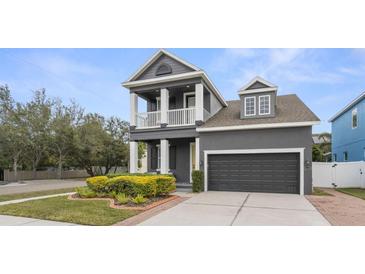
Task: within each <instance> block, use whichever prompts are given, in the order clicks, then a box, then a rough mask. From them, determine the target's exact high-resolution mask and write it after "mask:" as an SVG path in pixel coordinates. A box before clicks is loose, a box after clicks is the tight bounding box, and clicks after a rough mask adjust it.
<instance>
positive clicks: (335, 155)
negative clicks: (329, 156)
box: [333, 153, 337, 162]
mask: <svg viewBox="0 0 365 274" xmlns="http://www.w3.org/2000/svg"><path fill="white" fill-rule="evenodd" d="M333 161H335V162H337V154H336V153H334V154H333Z"/></svg>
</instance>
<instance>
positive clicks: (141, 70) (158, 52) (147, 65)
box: [127, 49, 200, 82]
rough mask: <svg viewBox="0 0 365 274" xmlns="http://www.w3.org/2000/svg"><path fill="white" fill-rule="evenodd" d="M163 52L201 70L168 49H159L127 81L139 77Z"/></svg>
mask: <svg viewBox="0 0 365 274" xmlns="http://www.w3.org/2000/svg"><path fill="white" fill-rule="evenodd" d="M163 54H165V55H167V56H168V57H170V58H172V59H175V60H176V61H178V62H180V63H182V64H183V65H185V66H187V67H189V68H191V69H193V70H200V69H199V68H198V67H196V66H194V65H193V64H190V63H188V62H187V61H185V60H183V59H181V58H179V57H177V56H176V55H174V54H172V53H170V52H168V51H167V50H164V49H159V50H158V51H156V52H155V53H154V54H153V55H152V56H151V57H150V59H148V60H147V61H146V62H145V63H144V64H143V65H142V66H141V67H140V68H139V69H138V70H137V71H136V72H135V73H134V74H133V75H132V76H131V77H129V79H128V80H127V81H128V82H129V81H132V80H133V79H134V78H137V77H138V76H140V75H141V74H142V73H143V72H144V71H145V70H146V69H147V68H148V67H149V66H150V65H151V64H152V63H153V62H154V61H156V60H157V59H158V58H159V57H160V56H162V55H163Z"/></svg>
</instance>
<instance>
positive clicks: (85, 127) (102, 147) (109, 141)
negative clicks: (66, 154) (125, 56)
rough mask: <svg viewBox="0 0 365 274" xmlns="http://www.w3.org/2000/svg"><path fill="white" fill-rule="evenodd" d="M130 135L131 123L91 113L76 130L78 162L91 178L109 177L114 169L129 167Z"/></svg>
mask: <svg viewBox="0 0 365 274" xmlns="http://www.w3.org/2000/svg"><path fill="white" fill-rule="evenodd" d="M127 134H128V123H127V122H125V121H122V120H120V119H118V118H116V117H112V118H110V119H108V120H105V118H104V117H103V116H100V115H98V114H88V115H86V116H85V117H84V119H83V123H82V124H81V125H80V126H78V128H77V131H76V136H75V137H76V138H75V144H76V146H75V150H74V152H75V159H77V162H78V164H79V165H80V166H81V167H83V168H85V169H86V171H87V172H88V174H90V175H91V176H95V175H100V174H107V173H108V172H110V170H111V169H112V168H113V167H117V166H121V165H126V163H127V155H128V149H127V145H126V139H127V137H128V135H127Z"/></svg>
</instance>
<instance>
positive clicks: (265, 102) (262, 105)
mask: <svg viewBox="0 0 365 274" xmlns="http://www.w3.org/2000/svg"><path fill="white" fill-rule="evenodd" d="M268 114H270V95H261V96H259V115H268Z"/></svg>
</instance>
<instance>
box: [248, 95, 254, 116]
mask: <svg viewBox="0 0 365 274" xmlns="http://www.w3.org/2000/svg"><path fill="white" fill-rule="evenodd" d="M254 115H256V97H254V96H252V97H245V116H254Z"/></svg>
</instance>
